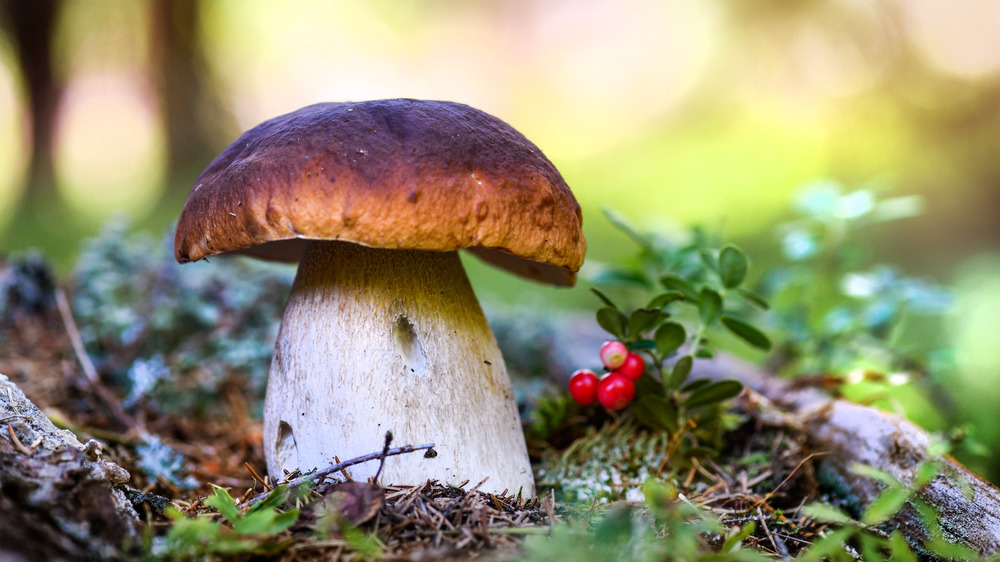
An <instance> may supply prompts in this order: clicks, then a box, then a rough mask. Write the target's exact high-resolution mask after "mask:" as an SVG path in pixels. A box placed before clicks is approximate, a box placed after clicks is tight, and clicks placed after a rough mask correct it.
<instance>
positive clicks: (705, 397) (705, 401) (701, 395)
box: [684, 380, 743, 409]
mask: <svg viewBox="0 0 1000 562" xmlns="http://www.w3.org/2000/svg"><path fill="white" fill-rule="evenodd" d="M742 390H743V384H742V383H740V382H739V381H734V380H725V381H718V382H713V383H711V384H707V385H705V386H703V387H701V388H699V389H698V390H695V391H694V392H692V393H691V395H690V396H688V399H687V400H685V401H684V407H685V408H687V409H694V408H700V407H701V406H708V405H710V404H717V403H719V402H722V401H723V400H728V399H730V398H732V397H733V396H736V395H737V394H739V393H740V391H742Z"/></svg>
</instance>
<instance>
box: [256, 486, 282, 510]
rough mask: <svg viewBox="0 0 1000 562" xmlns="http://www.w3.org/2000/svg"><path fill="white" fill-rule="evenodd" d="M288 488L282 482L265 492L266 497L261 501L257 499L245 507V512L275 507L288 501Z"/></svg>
mask: <svg viewBox="0 0 1000 562" xmlns="http://www.w3.org/2000/svg"><path fill="white" fill-rule="evenodd" d="M288 495H289V489H288V485H287V484H282V485H280V486H278V487H277V488H275V489H273V490H271V492H270V493H268V494H267V497H266V498H264V499H263V500H262V501H259V502H257V503H255V504H253V505H251V506H250V507H249V508H248V509H247V513H253V512H254V511H259V510H261V509H276V508H278V507H280V506H281V504H283V503H285V502H286V501H288Z"/></svg>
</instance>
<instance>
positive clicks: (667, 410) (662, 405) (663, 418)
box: [632, 396, 677, 433]
mask: <svg viewBox="0 0 1000 562" xmlns="http://www.w3.org/2000/svg"><path fill="white" fill-rule="evenodd" d="M632 413H634V414H635V417H636V418H638V420H639V421H640V422H641V423H642V424H644V425H647V426H649V427H651V428H653V429H660V430H663V431H667V432H670V433H673V432H674V431H677V409H676V408H674V406H673V405H672V404H671V403H670V401H669V400H667V399H666V398H664V397H662V396H643V397H642V398H640V399H639V400H637V401H636V402H635V404H633V405H632Z"/></svg>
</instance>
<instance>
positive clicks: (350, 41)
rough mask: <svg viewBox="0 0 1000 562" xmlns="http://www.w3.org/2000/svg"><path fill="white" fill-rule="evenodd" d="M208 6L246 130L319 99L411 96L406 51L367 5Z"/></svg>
mask: <svg viewBox="0 0 1000 562" xmlns="http://www.w3.org/2000/svg"><path fill="white" fill-rule="evenodd" d="M206 6H207V7H208V9H207V10H206V11H205V14H204V17H205V28H206V30H207V31H206V33H205V36H204V40H205V41H206V43H207V50H206V54H207V55H208V57H209V60H210V62H211V64H212V71H213V72H214V73H216V74H217V75H218V76H219V77H220V78H221V80H220V83H221V84H223V87H224V88H225V89H226V90H227V94H229V101H230V103H231V104H232V107H233V110H234V112H235V115H236V118H237V121H238V124H239V125H240V126H241V127H242V128H243V129H247V128H250V127H252V126H254V125H256V124H257V123H259V122H261V121H263V120H265V119H270V118H271V117H275V116H277V115H281V114H284V113H287V112H289V111H293V110H295V109H298V108H300V107H303V106H305V105H309V104H312V103H317V102H321V101H360V100H366V99H378V98H392V97H401V96H407V95H412V93H413V92H412V90H413V88H412V81H411V80H410V79H409V78H408V73H407V71H406V66H405V65H404V64H400V56H401V55H403V54H404V53H405V49H404V48H403V47H402V46H401V45H400V44H399V41H398V40H397V38H396V37H395V34H394V33H393V31H392V30H390V29H389V28H388V27H387V26H386V24H385V22H383V21H382V19H381V18H380V17H379V16H378V15H377V14H376V13H375V12H374V11H373V9H372V7H371V6H369V5H368V4H367V3H365V2H359V1H354V0H343V1H340V2H311V1H308V0H290V1H287V2H266V1H246V2H215V3H211V4H206Z"/></svg>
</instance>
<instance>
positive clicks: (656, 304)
mask: <svg viewBox="0 0 1000 562" xmlns="http://www.w3.org/2000/svg"><path fill="white" fill-rule="evenodd" d="M683 298H684V293H681V292H680V291H667V292H665V293H660V294H658V295H656V296H655V297H653V298H652V299H651V300H650V301H649V304H647V305H646V308H663V307H665V306H667V305H668V304H670V303H672V302H674V301H678V300H682V299H683Z"/></svg>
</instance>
